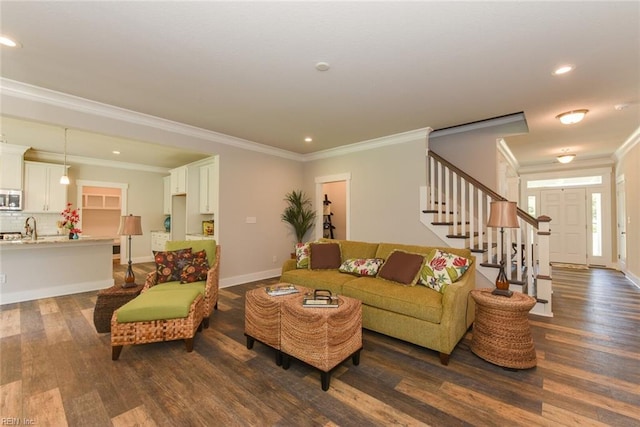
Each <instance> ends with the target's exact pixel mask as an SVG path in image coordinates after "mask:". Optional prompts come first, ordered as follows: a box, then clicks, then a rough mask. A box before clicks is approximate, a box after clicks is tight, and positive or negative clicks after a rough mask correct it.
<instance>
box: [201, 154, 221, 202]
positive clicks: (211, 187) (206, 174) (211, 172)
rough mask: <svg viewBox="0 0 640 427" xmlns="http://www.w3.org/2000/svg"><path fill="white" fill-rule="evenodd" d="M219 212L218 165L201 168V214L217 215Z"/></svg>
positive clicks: (213, 164) (212, 164)
mask: <svg viewBox="0 0 640 427" xmlns="http://www.w3.org/2000/svg"><path fill="white" fill-rule="evenodd" d="M217 210H218V164H217V162H213V163H211V164H208V165H203V166H200V213H201V214H215V213H216V211H217Z"/></svg>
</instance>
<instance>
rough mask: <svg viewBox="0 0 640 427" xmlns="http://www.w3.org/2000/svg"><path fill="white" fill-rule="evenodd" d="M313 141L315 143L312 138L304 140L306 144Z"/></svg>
mask: <svg viewBox="0 0 640 427" xmlns="http://www.w3.org/2000/svg"><path fill="white" fill-rule="evenodd" d="M311 141H313V138H311V137H310V136H308V137H306V138H305V139H304V142H311Z"/></svg>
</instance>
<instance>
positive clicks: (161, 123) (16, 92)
mask: <svg viewBox="0 0 640 427" xmlns="http://www.w3.org/2000/svg"><path fill="white" fill-rule="evenodd" d="M0 94H2V95H5V96H11V97H14V98H19V99H24V100H28V101H31V102H35V103H40V104H47V105H51V106H54V107H58V108H63V109H67V110H71V111H77V112H81V113H84V114H90V115H93V116H97V117H105V118H109V119H112V120H116V121H122V122H126V123H131V124H134V125H139V126H143V127H147V128H152V129H158V130H163V131H166V132H171V133H175V134H179V135H184V136H189V137H194V138H198V139H202V140H205V141H210V142H214V143H220V144H225V145H229V146H232V147H235V148H240V149H243V150H250V151H256V152H259V153H263V154H268V155H272V156H276V157H281V158H285V159H288V160H295V161H302V162H309V161H313V160H319V159H327V158H331V157H337V156H342V155H345V154H351V153H356V152H361V151H366V150H371V149H374V148H379V147H384V146H390V145H395V144H402V143H406V142H411V141H415V140H419V139H424V140H425V141H426V140H427V137H428V135H429V134H430V133H431V132H433V129H432V128H430V127H425V128H421V129H416V130H411V131H407V132H402V133H398V134H394V135H389V136H384V137H380V138H375V139H371V140H367V141H362V142H356V143H354V144H350V145H345V146H341V147H337V148H331V149H328V150H323V151H318V152H315V153H310V154H298V153H294V152H291V151H287V150H282V149H279V148H274V147H270V146H268V145H264V144H260V143H257V142H253V141H249V140H246V139H242V138H236V137H234V136H230V135H225V134H222V133H219V132H214V131H210V130H206V129H202V128H198V127H195V126H191V125H186V124H184V123H179V122H174V121H171V120H167V119H163V118H160V117H155V116H151V115H148V114H144V113H139V112H136V111H132V110H127V109H125V108H120V107H116V106H113V105H109V104H104V103H101V102H96V101H92V100H89V99H86V98H80V97H78V96H74V95H69V94H66V93H63V92H57V91H54V90H50V89H45V88H42V87H38V86H34V85H30V84H27V83H22V82H19V81H17V80H11V79H7V78H4V77H0ZM523 117H524V115H523ZM504 120H506V121H505V123H509V122H512V121H516V120H517V119H511V120H509V119H508V118H505V119H504ZM494 124H495V122H493V124H492V125H494ZM481 127H485V126H481ZM42 155H43V156H49V155H53V153H48V154H44V153H42ZM75 158H76V159H78V160H79V161H80V160H82V161H83V162H84V163H85V164H93V165H99V166H112V165H120V167H123V168H126V169H134V167H133V164H131V163H120V162H109V161H102V160H98V159H89V158H85V157H75ZM136 166H137V169H138V170H147V171H150V172H158V169H163V168H156V170H152V169H153V167H149V166H145V165H136ZM112 167H113V166H112ZM145 167H146V169H144V168H145Z"/></svg>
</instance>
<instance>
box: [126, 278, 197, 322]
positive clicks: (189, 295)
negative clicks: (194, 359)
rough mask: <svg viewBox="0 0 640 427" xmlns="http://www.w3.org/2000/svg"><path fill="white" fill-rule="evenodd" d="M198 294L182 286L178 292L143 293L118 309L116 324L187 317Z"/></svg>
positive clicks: (195, 290) (194, 290)
mask: <svg viewBox="0 0 640 427" xmlns="http://www.w3.org/2000/svg"><path fill="white" fill-rule="evenodd" d="M198 293H199V292H198V290H197V289H189V288H186V287H185V286H184V285H183V286H182V287H181V288H180V290H166V291H164V292H144V293H142V294H140V295H138V296H137V297H135V298H134V299H132V300H131V301H129V302H128V303H126V304H125V305H123V306H122V307H120V308H119V309H118V311H117V319H118V322H119V323H129V322H150V321H152V320H166V319H180V318H184V317H187V316H188V315H189V308H190V307H191V303H193V300H195V299H196V298H197V297H198Z"/></svg>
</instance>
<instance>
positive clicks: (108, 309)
mask: <svg viewBox="0 0 640 427" xmlns="http://www.w3.org/2000/svg"><path fill="white" fill-rule="evenodd" d="M143 287H144V284H138V285H136V286H134V287H131V288H123V287H122V285H114V286H112V287H110V288H107V289H102V290H99V291H98V297H97V298H96V307H95V308H94V310H93V324H94V325H95V327H96V331H97V332H100V333H104V332H111V316H113V312H114V311H116V310H117V309H119V308H120V307H122V306H123V305H125V304H126V303H128V302H129V301H131V300H132V299H134V298H135V297H137V296H138V295H140V292H141V291H142V288H143Z"/></svg>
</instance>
